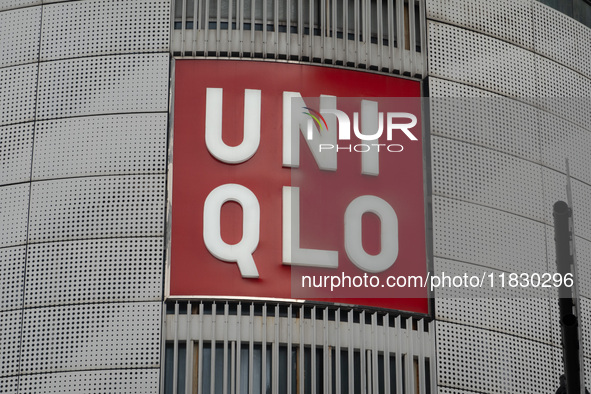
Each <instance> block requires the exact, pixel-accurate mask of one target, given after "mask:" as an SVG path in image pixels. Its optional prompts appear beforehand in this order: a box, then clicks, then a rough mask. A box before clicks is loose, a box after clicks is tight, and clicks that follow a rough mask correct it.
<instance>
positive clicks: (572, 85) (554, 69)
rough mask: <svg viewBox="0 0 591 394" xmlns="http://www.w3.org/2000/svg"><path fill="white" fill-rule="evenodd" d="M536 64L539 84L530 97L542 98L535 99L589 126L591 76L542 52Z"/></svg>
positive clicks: (542, 104)
mask: <svg viewBox="0 0 591 394" xmlns="http://www.w3.org/2000/svg"><path fill="white" fill-rule="evenodd" d="M535 67H536V75H537V76H538V86H536V87H535V90H534V91H533V92H532V93H530V97H538V99H536V100H534V101H533V102H534V103H535V104H536V105H538V106H540V107H541V108H542V109H543V110H545V111H548V112H551V113H554V114H557V115H559V116H561V117H563V118H565V119H568V120H569V121H571V122H573V123H576V124H578V125H579V126H582V127H585V128H587V129H589V125H590V124H591V98H590V97H589V92H590V91H591V79H589V78H586V77H584V76H583V75H581V74H579V73H577V72H576V71H573V70H571V69H569V68H566V67H564V66H562V65H560V64H558V63H555V62H553V61H552V60H550V59H547V58H545V57H542V56H539V55H535Z"/></svg>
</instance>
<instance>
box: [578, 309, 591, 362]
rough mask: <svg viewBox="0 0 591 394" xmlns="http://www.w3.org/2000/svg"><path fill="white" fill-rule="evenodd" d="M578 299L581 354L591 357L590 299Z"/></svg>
mask: <svg viewBox="0 0 591 394" xmlns="http://www.w3.org/2000/svg"><path fill="white" fill-rule="evenodd" d="M579 300H580V301H581V305H580V309H581V310H580V312H581V317H580V319H579V324H580V325H581V339H582V341H583V355H584V356H585V357H591V299H589V298H579Z"/></svg>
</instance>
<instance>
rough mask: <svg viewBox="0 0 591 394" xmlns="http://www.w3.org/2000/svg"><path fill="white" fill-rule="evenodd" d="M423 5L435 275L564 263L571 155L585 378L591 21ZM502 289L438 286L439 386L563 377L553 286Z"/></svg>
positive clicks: (550, 381)
mask: <svg viewBox="0 0 591 394" xmlns="http://www.w3.org/2000/svg"><path fill="white" fill-rule="evenodd" d="M426 8H427V18H428V23H427V26H428V35H427V41H428V69H429V72H428V73H429V94H430V96H431V97H432V112H431V119H430V121H431V134H432V139H431V144H432V162H433V168H432V171H433V215H434V254H435V272H438V271H445V272H446V273H447V272H449V273H458V274H459V273H461V274H463V273H465V272H469V273H470V272H474V273H476V272H478V273H482V272H483V270H484V271H487V270H488V271H487V272H496V273H500V272H503V271H504V272H555V271H556V268H555V257H554V228H553V219H552V204H553V203H554V202H555V201H557V200H566V199H567V194H566V188H565V187H566V175H565V173H566V164H565V159H569V162H570V172H571V175H572V177H573V179H572V193H573V209H574V221H575V233H576V235H577V238H576V246H577V254H578V260H579V262H580V268H579V278H580V294H581V297H582V298H581V309H582V329H583V350H584V354H585V362H586V367H587V368H586V372H587V373H586V375H587V382H589V357H591V353H590V348H589V343H590V339H591V338H589V327H590V324H591V322H590V321H589V319H590V314H589V308H590V307H591V299H590V298H589V297H591V293H590V288H589V285H588V283H587V282H588V279H589V275H590V272H589V265H588V261H589V256H590V254H589V253H590V252H591V238H590V237H591V217H590V211H589V201H590V198H591V186H590V181H591V161H590V159H589V152H590V151H591V134H590V133H591V129H590V128H589V114H590V111H589V109H590V108H591V106H590V100H589V92H591V73H590V71H591V70H590V69H589V63H590V60H591V57H590V55H589V54H590V51H589V45H591V40H590V38H591V30H590V29H589V28H587V27H585V26H583V25H582V24H580V23H578V22H576V21H574V20H573V19H571V18H569V17H567V16H565V15H563V14H560V13H559V12H557V11H555V10H553V9H551V8H549V7H547V6H545V5H543V4H541V3H539V2H537V1H533V0H528V1H525V0H520V1H501V0H496V1H487V2H484V1H454V0H428V1H427V7H426ZM450 97H451V98H454V97H455V98H457V97H464V98H465V97H471V98H472V99H462V100H458V99H450ZM504 294H505V295H504V296H502V297H501V293H500V292H494V291H490V290H482V292H481V295H482V296H478V295H477V296H474V293H470V294H468V293H467V292H465V291H464V292H462V291H459V290H448V289H447V290H439V291H436V292H435V297H436V299H435V314H436V319H437V324H436V327H437V330H436V331H437V334H436V336H437V355H438V384H439V387H440V392H444V393H463V392H482V393H504V392H513V393H516V392H520V393H531V392H551V391H553V390H555V389H556V388H557V386H558V380H557V378H558V376H559V375H560V374H561V373H562V360H561V356H562V353H561V348H560V329H559V325H558V312H557V310H558V308H557V300H556V298H555V295H554V294H553V293H552V292H545V291H536V290H533V289H527V290H525V289H521V290H513V291H511V292H510V293H504ZM507 294H508V295H507ZM483 296H484V297H486V298H484V297H483ZM495 297H496V298H495ZM587 385H589V383H587Z"/></svg>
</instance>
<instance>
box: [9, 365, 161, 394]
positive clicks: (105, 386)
mask: <svg viewBox="0 0 591 394" xmlns="http://www.w3.org/2000/svg"><path fill="white" fill-rule="evenodd" d="M158 375H159V370H158V369H127V370H119V371H116V370H108V371H76V372H59V373H52V374H45V373H44V374H37V375H24V376H21V378H20V379H21V381H20V387H19V393H22V394H33V393H35V394H53V393H64V392H71V391H72V389H73V388H74V389H75V390H76V392H81V393H89V394H92V393H96V394H98V393H126V394H127V393H129V394H144V393H146V394H150V393H153V394H157V393H158V387H159V385H158Z"/></svg>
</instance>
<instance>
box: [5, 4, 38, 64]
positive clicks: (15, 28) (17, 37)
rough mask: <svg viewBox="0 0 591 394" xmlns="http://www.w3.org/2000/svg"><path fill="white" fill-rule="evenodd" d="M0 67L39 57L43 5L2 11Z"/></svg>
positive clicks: (32, 60)
mask: <svg viewBox="0 0 591 394" xmlns="http://www.w3.org/2000/svg"><path fill="white" fill-rule="evenodd" d="M0 29H2V30H1V31H2V34H0V67H6V66H14V65H17V64H23V63H30V62H36V61H37V60H38V59H39V30H40V29H41V7H29V8H22V9H17V10H11V11H6V12H0Z"/></svg>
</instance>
